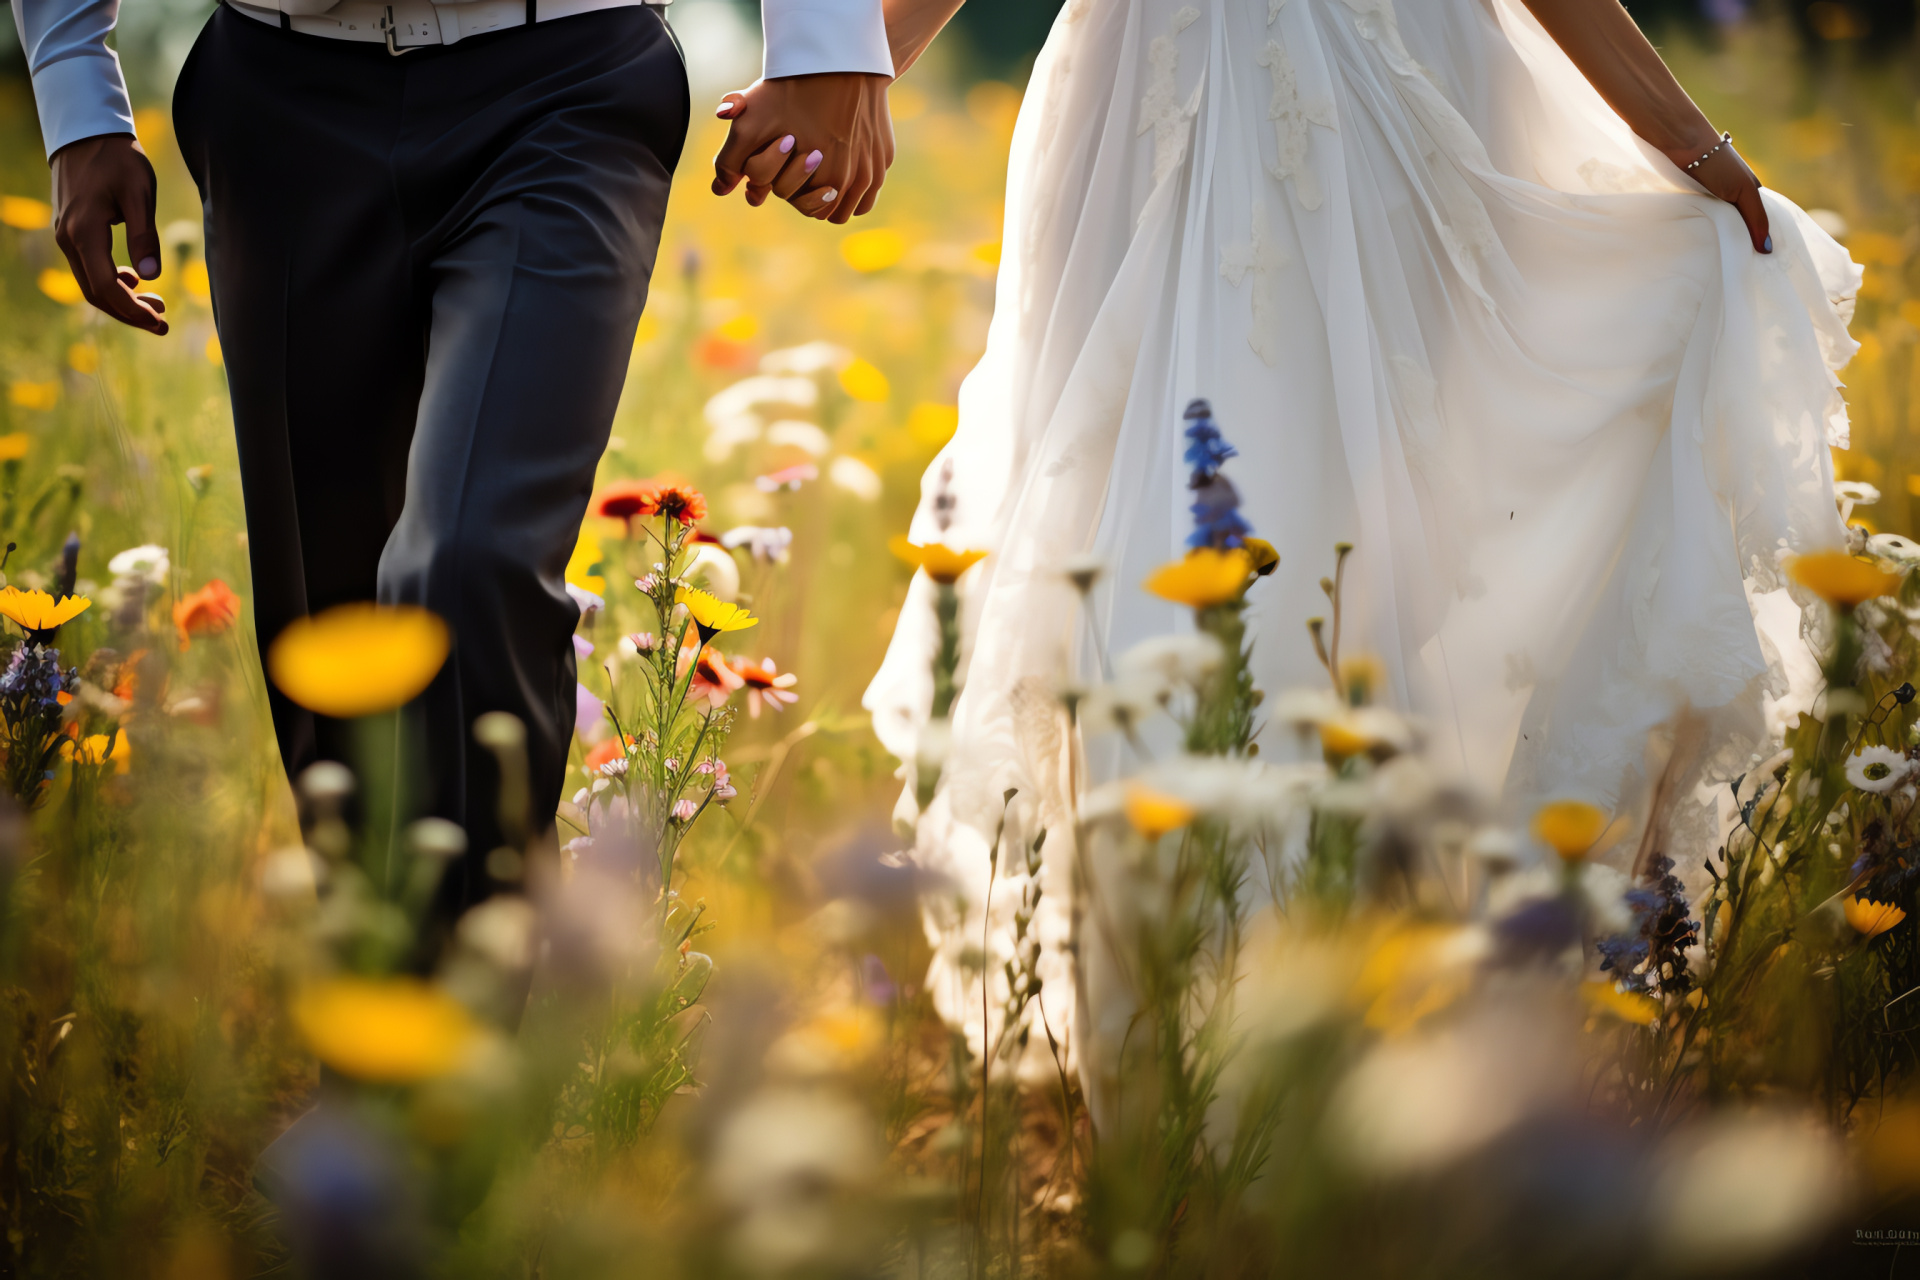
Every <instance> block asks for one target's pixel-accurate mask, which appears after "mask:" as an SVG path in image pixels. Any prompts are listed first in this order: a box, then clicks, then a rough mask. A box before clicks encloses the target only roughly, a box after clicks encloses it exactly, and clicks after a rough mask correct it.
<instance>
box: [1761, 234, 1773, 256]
mask: <svg viewBox="0 0 1920 1280" xmlns="http://www.w3.org/2000/svg"><path fill="white" fill-rule="evenodd" d="M1760 252H1762V253H1772V252H1773V237H1772V236H1768V237H1767V238H1766V239H1765V240H1762V241H1761V242H1760Z"/></svg>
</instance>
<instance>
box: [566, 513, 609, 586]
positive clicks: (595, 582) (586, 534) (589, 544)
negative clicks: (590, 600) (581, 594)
mask: <svg viewBox="0 0 1920 1280" xmlns="http://www.w3.org/2000/svg"><path fill="white" fill-rule="evenodd" d="M605 559H606V555H605V553H604V552H602V551H601V549H600V539H599V538H598V537H597V536H596V535H595V534H594V532H593V531H592V530H591V529H586V528H582V529H581V530H580V538H579V540H578V541H576V542H575V543H574V544H573V555H572V556H571V557H570V558H569V559H568V560H567V573H566V579H567V581H568V582H571V583H572V584H573V585H574V586H576V587H580V588H582V589H583V590H586V591H591V592H593V594H595V595H597V596H604V595H605V594H607V580H606V578H604V577H603V576H601V575H600V574H597V573H593V572H591V570H592V569H593V568H594V566H595V565H598V564H600V563H602V562H603V561H604V560H605Z"/></svg>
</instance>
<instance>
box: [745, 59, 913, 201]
mask: <svg viewBox="0 0 1920 1280" xmlns="http://www.w3.org/2000/svg"><path fill="white" fill-rule="evenodd" d="M888 83H889V81H888V78H887V77H886V76H880V75H863V74H859V73H855V72H831V73H828V74H824V75H811V76H785V77H782V78H780V79H778V80H761V81H759V82H758V83H756V84H754V85H753V87H751V88H749V89H747V90H746V91H745V92H739V93H729V94H728V95H727V96H726V99H725V100H724V101H723V102H721V104H720V106H719V109H718V110H716V111H715V112H714V114H715V115H716V116H718V117H719V118H720V119H722V120H727V121H730V122H731V124H732V126H733V127H732V128H731V129H730V130H729V131H728V133H727V141H726V143H725V145H723V146H722V147H721V148H720V154H719V155H717V156H715V157H714V158H713V174H714V177H713V193H714V194H715V195H720V196H724V195H727V194H729V193H730V192H732V191H733V189H734V188H735V187H737V186H739V185H740V183H741V182H742V181H743V180H744V181H745V182H746V184H747V190H746V196H747V203H748V204H751V205H755V206H758V205H761V204H764V203H765V202H766V199H767V197H768V195H770V194H771V195H775V196H778V197H780V198H781V199H782V200H786V201H789V202H791V203H792V205H793V207H794V208H795V209H797V210H799V211H800V212H801V213H802V214H804V215H805V216H807V217H809V218H824V219H827V220H828V221H831V222H836V223H845V222H846V221H847V220H848V219H849V218H853V217H856V216H858V215H860V214H863V213H865V212H867V211H868V210H869V209H871V208H873V202H874V198H875V197H876V196H878V195H879V194H880V184H881V183H883V182H885V181H886V177H887V168H888V166H890V165H891V164H892V163H893V119H892V117H891V116H889V115H888V114H887V85H888Z"/></svg>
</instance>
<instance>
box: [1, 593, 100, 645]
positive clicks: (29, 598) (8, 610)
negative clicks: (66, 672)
mask: <svg viewBox="0 0 1920 1280" xmlns="http://www.w3.org/2000/svg"><path fill="white" fill-rule="evenodd" d="M92 604H93V601H91V600H89V599H87V598H86V597H85V596H64V597H62V598H60V599H58V600H56V599H55V598H54V597H52V596H50V595H48V594H47V593H46V592H44V591H22V590H21V589H20V588H18V587H0V617H5V618H10V619H12V620H13V622H14V623H15V624H16V625H18V626H19V628H20V629H21V630H22V631H24V632H26V633H27V643H29V644H46V643H47V642H48V641H49V640H51V639H52V638H53V633H54V632H56V631H58V630H59V629H60V628H61V626H62V625H63V624H65V623H68V622H71V621H73V619H75V618H77V617H79V616H80V615H81V614H83V613H85V612H86V611H87V610H88V609H89V608H90V607H91V606H92Z"/></svg>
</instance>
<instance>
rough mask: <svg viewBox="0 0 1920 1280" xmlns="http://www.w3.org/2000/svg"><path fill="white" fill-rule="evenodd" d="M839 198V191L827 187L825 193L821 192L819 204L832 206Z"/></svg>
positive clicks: (835, 188)
mask: <svg viewBox="0 0 1920 1280" xmlns="http://www.w3.org/2000/svg"><path fill="white" fill-rule="evenodd" d="M839 198H840V190H839V188H837V187H828V188H827V189H826V190H825V191H822V192H821V193H820V203H821V204H832V203H833V202H834V201H835V200H838V199H839Z"/></svg>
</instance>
